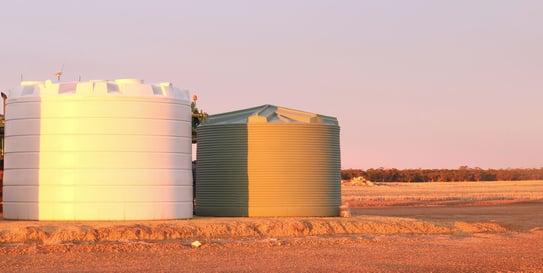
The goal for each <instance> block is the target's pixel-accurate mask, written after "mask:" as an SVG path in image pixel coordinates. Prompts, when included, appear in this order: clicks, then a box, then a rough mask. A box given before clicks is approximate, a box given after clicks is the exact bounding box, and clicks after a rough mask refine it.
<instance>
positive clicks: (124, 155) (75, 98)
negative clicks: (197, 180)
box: [4, 79, 193, 220]
mask: <svg viewBox="0 0 543 273" xmlns="http://www.w3.org/2000/svg"><path fill="white" fill-rule="evenodd" d="M190 122H191V113H190V99H189V95H188V92H187V91H184V90H179V89H177V88H174V87H172V85H171V84H170V83H160V84H144V83H143V81H141V80H135V79H121V80H115V81H89V82H65V83H52V82H51V81H46V82H23V83H21V86H20V87H19V88H17V89H15V90H12V91H11V92H10V94H9V96H8V100H7V105H6V128H5V132H6V137H5V165H4V167H5V169H4V218H6V219H28V220H145V219H179V218H190V217H192V212H193V202H192V164H191V157H192V156H191V124H190Z"/></svg>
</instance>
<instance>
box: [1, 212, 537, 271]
mask: <svg viewBox="0 0 543 273" xmlns="http://www.w3.org/2000/svg"><path fill="white" fill-rule="evenodd" d="M352 212H353V217H351V218H198V217H197V218H194V219H192V220H175V221H144V222H139V223H137V224H135V223H124V224H119V222H113V223H110V222H97V223H95V222H91V223H88V222H83V223H64V222H45V223H44V222H32V221H5V220H0V241H1V240H3V241H2V242H3V243H0V256H1V259H0V272H543V201H533V202H521V203H511V204H486V205H478V206H432V207H387V208H354V209H352ZM29 227H32V228H30V229H29ZM187 227H188V228H187ZM227 227H230V228H227ZM340 227H343V231H344V232H343V233H338V232H337V230H338V229H340ZM190 228H196V229H198V228H202V230H208V232H207V233H208V236H194V233H191V234H193V235H192V236H188V235H187V236H185V237H183V236H181V235H179V236H181V237H178V238H172V237H170V239H167V238H166V237H167V236H165V235H164V234H163V235H162V236H159V235H157V234H159V233H160V232H166V233H167V232H170V234H174V233H171V232H172V231H171V230H176V229H179V230H190ZM327 228H328V229H329V231H330V232H328V233H327V232H326V229H327ZM89 229H90V230H93V231H94V232H96V233H98V234H106V233H108V232H109V233H108V234H109V236H111V237H107V236H106V237H104V236H102V237H100V236H95V237H92V236H91V237H89V238H91V239H89V240H88V241H85V240H83V239H81V240H72V241H69V240H63V239H62V238H64V237H62V236H59V235H58V234H66V233H70V232H71V234H72V235H73V236H75V237H77V234H78V232H82V231H84V230H87V231H88V230H89ZM115 230H124V232H125V233H122V232H121V233H118V234H117V235H115V234H114V233H115V232H113V231H115ZM130 230H135V232H133V233H129V232H128V233H127V231H130ZM168 230H169V231H168ZM67 231H70V232H67ZM40 232H41V233H40ZM138 232H139V233H138ZM14 234H15V235H17V234H18V236H19V237H17V236H14ZM32 234H33V235H32ZM55 234H57V235H55ZM74 234H75V235H74ZM126 234H132V235H134V236H135V237H131V238H130V239H126V238H125V239H123V236H125V235H126ZM138 234H139V237H138V236H137V235H138ZM175 234H184V233H182V232H181V233H175ZM23 235H24V236H27V237H28V236H34V239H33V240H26V241H25V240H22V241H21V238H23V237H21V236H23ZM10 236H11V237H10ZM40 236H41V237H40ZM152 236H158V237H152ZM40 238H41V239H40ZM65 238H67V239H70V238H72V237H69V236H68V237H65ZM77 238H84V237H77ZM97 238H98V239H99V238H103V239H104V240H97ZM108 238H109V239H108ZM153 238H154V239H153ZM158 238H163V239H161V240H159V239H158ZM165 238H166V239H165ZM72 239H73V238H72ZM196 239H197V240H199V241H201V242H202V246H201V247H199V248H192V247H191V246H190V243H191V242H193V241H194V240H196ZM17 240H18V241H17Z"/></svg>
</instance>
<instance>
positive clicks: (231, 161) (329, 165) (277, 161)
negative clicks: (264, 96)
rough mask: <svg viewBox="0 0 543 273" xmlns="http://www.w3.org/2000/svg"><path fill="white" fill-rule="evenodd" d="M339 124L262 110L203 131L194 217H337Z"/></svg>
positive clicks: (211, 120)
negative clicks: (195, 215)
mask: <svg viewBox="0 0 543 273" xmlns="http://www.w3.org/2000/svg"><path fill="white" fill-rule="evenodd" d="M340 203H341V162H340V145H339V126H338V122H337V119H336V118H333V117H327V116H322V115H316V114H311V113H307V112H302V111H297V110H292V109H287V108H282V107H277V106H272V105H264V106H260V107H255V108H250V109H246V110H240V111H235V112H229V113H224V114H218V115H212V116H209V117H208V119H207V120H206V121H205V122H204V123H203V124H201V125H200V127H199V128H198V150H197V180H196V214H197V215H203V216H338V215H339V206H340Z"/></svg>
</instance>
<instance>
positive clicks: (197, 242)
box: [190, 241, 202, 248]
mask: <svg viewBox="0 0 543 273" xmlns="http://www.w3.org/2000/svg"><path fill="white" fill-rule="evenodd" d="M190 245H191V246H192V247H194V248H198V247H200V246H201V245H202V243H200V241H194V242H192V243H191V244H190Z"/></svg>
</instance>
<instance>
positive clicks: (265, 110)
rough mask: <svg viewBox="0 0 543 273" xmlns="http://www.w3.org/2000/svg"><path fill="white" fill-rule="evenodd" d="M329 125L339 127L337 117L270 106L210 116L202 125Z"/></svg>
mask: <svg viewBox="0 0 543 273" xmlns="http://www.w3.org/2000/svg"><path fill="white" fill-rule="evenodd" d="M245 123H250V124H255V123H278V124H290V123H295V124H296V123H297V124H327V125H336V126H337V125H338V121H337V119H336V118H335V117H330V116H324V115H319V114H314V113H309V112H304V111H300V110H294V109H290V108H286V107H280V106H275V105H270V104H265V105H262V106H257V107H252V108H248V109H243V110H237V111H233V112H227V113H221V114H215V115H209V116H208V117H207V118H206V119H205V120H204V122H203V123H202V124H201V125H215V124H245Z"/></svg>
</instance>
